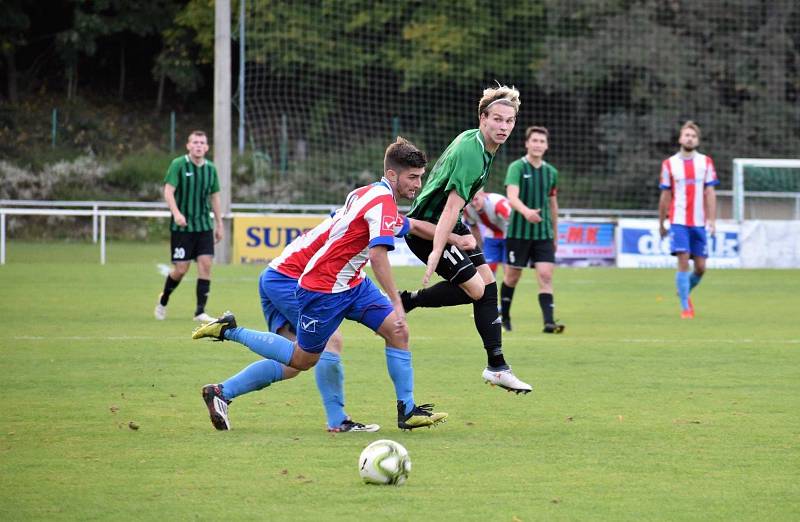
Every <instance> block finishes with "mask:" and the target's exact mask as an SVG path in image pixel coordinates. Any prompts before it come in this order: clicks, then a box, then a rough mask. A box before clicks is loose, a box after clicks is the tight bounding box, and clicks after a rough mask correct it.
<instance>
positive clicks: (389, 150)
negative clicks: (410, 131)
mask: <svg viewBox="0 0 800 522" xmlns="http://www.w3.org/2000/svg"><path fill="white" fill-rule="evenodd" d="M427 164H428V157H427V156H425V153H424V152H422V151H421V150H419V149H418V148H417V147H416V145H414V144H413V143H411V142H410V141H408V140H407V139H405V138H403V137H401V136H398V137H397V140H395V142H394V143H392V144H391V145H389V146H388V147H386V154H384V156H383V171H384V172H386V171H388V170H393V171H395V172H401V171H403V170H406V169H412V168H413V169H418V168H422V167H425V165H427Z"/></svg>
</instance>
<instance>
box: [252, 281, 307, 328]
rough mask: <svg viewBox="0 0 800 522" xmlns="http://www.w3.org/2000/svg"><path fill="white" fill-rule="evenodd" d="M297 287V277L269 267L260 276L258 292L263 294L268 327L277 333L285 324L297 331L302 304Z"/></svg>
mask: <svg viewBox="0 0 800 522" xmlns="http://www.w3.org/2000/svg"><path fill="white" fill-rule="evenodd" d="M296 289H297V279H294V278H293V277H289V276H285V275H283V274H281V273H280V272H278V271H277V270H274V269H272V268H269V267H267V268H266V269H265V270H264V271H263V272H261V276H260V277H259V278H258V293H259V295H260V296H261V310H262V311H263V312H264V320H265V321H266V322H267V328H269V331H270V332H272V333H276V332H277V331H278V330H279V329H280V328H281V327H282V326H283V325H285V324H288V325H289V328H290V329H291V331H292V332H294V331H295V325H296V324H297V318H298V317H299V316H300V314H299V313H298V310H299V309H300V306H299V304H298V302H297V297H295V295H294V292H295V290H296Z"/></svg>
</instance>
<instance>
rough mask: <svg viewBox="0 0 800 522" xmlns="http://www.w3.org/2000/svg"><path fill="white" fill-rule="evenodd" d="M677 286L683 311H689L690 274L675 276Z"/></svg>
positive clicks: (677, 274) (684, 273)
mask: <svg viewBox="0 0 800 522" xmlns="http://www.w3.org/2000/svg"><path fill="white" fill-rule="evenodd" d="M675 286H676V287H677V288H678V299H680V300H681V309H683V310H688V309H689V272H678V273H676V274H675Z"/></svg>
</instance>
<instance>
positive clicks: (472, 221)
mask: <svg viewBox="0 0 800 522" xmlns="http://www.w3.org/2000/svg"><path fill="white" fill-rule="evenodd" d="M510 216H511V206H510V205H509V204H508V199H506V197H505V196H503V195H502V194H495V193H494V192H487V193H486V197H485V199H484V201H483V208H482V209H481V211H480V212H478V211H477V210H475V208H474V207H473V206H472V205H471V204H470V205H467V206H466V207H464V222H465V223H466V224H467V225H469V226H470V227H474V226H476V225H477V226H478V227H479V228H480V231H481V237H491V238H495V239H503V238H504V237H506V229H507V228H508V219H509V217H510Z"/></svg>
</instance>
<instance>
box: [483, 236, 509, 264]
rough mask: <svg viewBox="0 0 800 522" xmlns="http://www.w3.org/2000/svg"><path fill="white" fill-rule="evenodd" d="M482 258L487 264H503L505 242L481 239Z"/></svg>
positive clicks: (492, 238) (496, 239)
mask: <svg viewBox="0 0 800 522" xmlns="http://www.w3.org/2000/svg"><path fill="white" fill-rule="evenodd" d="M483 257H484V259H486V262H487V263H505V261H506V240H505V239H503V238H494V237H486V238H484V239H483Z"/></svg>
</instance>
